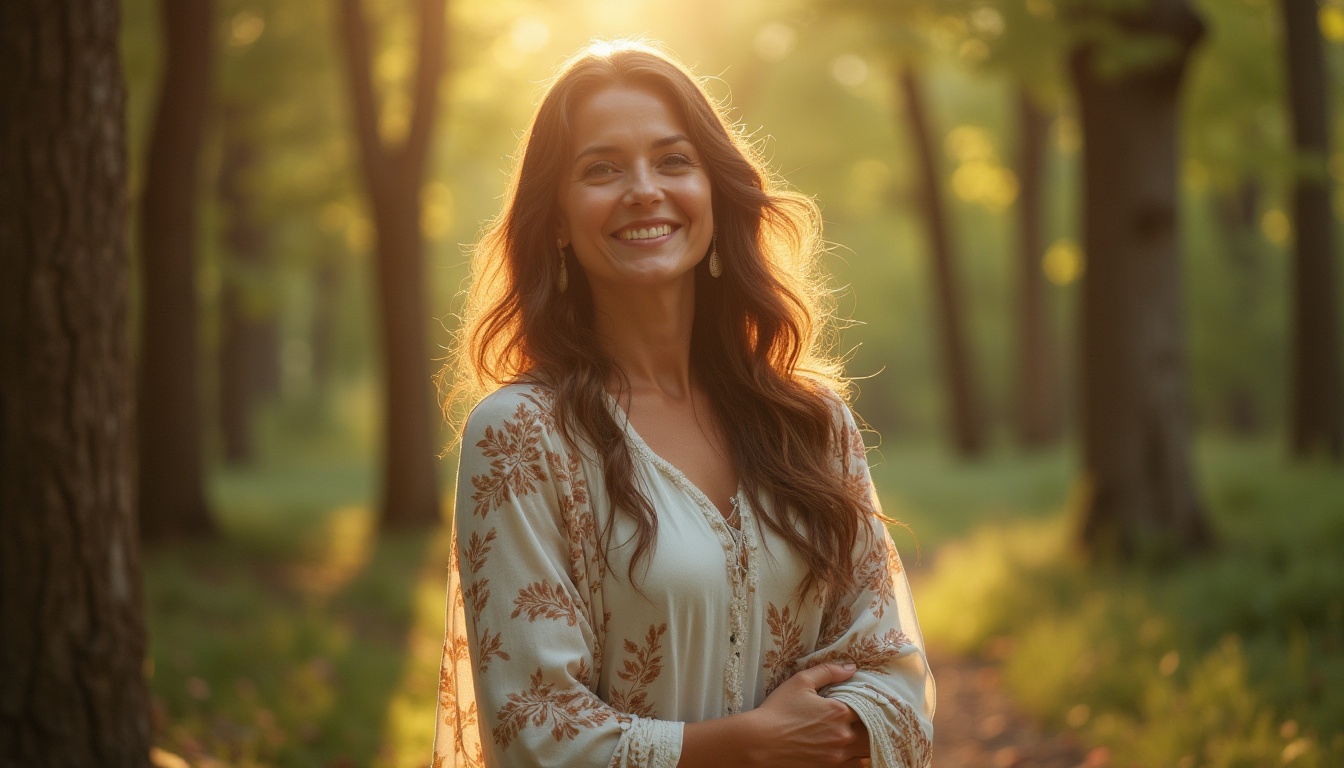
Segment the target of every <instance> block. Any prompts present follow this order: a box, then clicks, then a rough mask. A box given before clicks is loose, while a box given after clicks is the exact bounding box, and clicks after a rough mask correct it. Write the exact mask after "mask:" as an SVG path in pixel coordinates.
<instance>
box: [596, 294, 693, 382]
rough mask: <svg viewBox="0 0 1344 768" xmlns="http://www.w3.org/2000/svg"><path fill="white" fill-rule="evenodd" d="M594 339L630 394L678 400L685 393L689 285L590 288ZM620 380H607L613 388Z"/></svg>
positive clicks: (688, 362) (690, 321)
mask: <svg viewBox="0 0 1344 768" xmlns="http://www.w3.org/2000/svg"><path fill="white" fill-rule="evenodd" d="M594 288H595V290H594V291H593V304H594V307H593V309H594V313H593V314H594V319H595V323H596V325H597V335H598V338H599V339H600V340H601V344H602V346H603V349H604V351H606V353H607V354H608V355H609V356H610V357H611V359H612V360H614V361H615V362H616V365H617V366H619V367H620V369H621V371H622V372H623V373H624V374H625V377H626V379H627V381H628V383H629V385H630V387H631V389H632V390H650V389H652V390H657V391H658V392H659V393H660V394H662V395H664V396H666V397H671V398H674V399H680V398H682V397H686V396H689V395H690V392H691V327H692V324H693V323H694V320H695V282H694V280H693V279H692V280H686V281H683V282H682V283H680V284H678V285H675V286H660V287H659V288H658V289H657V290H652V291H635V290H629V291H620V292H614V291H603V290H601V289H600V288H598V287H597V286H594ZM619 385H620V382H611V383H610V386H611V387H612V388H613V389H614V388H616V387H618V386H619Z"/></svg>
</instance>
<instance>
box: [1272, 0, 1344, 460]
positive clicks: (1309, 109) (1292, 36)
mask: <svg viewBox="0 0 1344 768" xmlns="http://www.w3.org/2000/svg"><path fill="white" fill-rule="evenodd" d="M1317 8H1318V6H1317V3H1316V2H1315V0H1283V26H1284V52H1285V54H1286V57H1287V60H1288V61H1287V64H1288V101H1289V103H1290V104H1291V107H1292V109H1291V112H1292V122H1293V146H1294V149H1295V150H1296V156H1297V168H1295V170H1296V171H1297V174H1296V184H1295V185H1294V187H1293V230H1294V232H1295V234H1296V237H1295V238H1294V244H1293V257H1294V258H1293V374H1292V376H1293V377H1292V395H1291V397H1290V404H1289V407H1290V408H1291V409H1292V416H1291V418H1290V420H1289V430H1290V438H1289V439H1290V442H1291V444H1292V452H1293V455H1294V456H1297V457H1298V458H1303V457H1306V456H1308V455H1310V454H1312V453H1314V452H1316V451H1325V452H1326V453H1328V454H1329V456H1330V457H1331V458H1332V459H1334V460H1335V461H1336V462H1339V461H1340V460H1341V459H1344V378H1341V376H1340V352H1339V342H1340V338H1339V299H1338V296H1337V291H1338V281H1337V279H1336V275H1337V272H1336V266H1335V258H1336V256H1335V249H1334V244H1335V236H1334V231H1333V222H1332V221H1331V215H1330V191H1331V184H1330V175H1329V173H1328V172H1327V169H1326V163H1327V161H1328V158H1329V157H1330V110H1329V101H1328V98H1327V93H1328V90H1329V89H1328V88H1327V87H1326V80H1325V78H1326V73H1325V57H1324V54H1323V53H1322V50H1321V35H1320V29H1319V27H1318V26H1317V21H1316V16H1317Z"/></svg>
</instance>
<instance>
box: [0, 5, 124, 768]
mask: <svg viewBox="0 0 1344 768" xmlns="http://www.w3.org/2000/svg"><path fill="white" fill-rule="evenodd" d="M119 33H120V10H119V5H118V3H117V2H116V1H115V0H61V1H59V2H58V1H57V0H43V1H42V2H36V1H35V0H29V1H28V2H8V3H3V4H0V71H3V72H4V73H5V74H4V76H3V77H0V272H2V273H3V275H4V278H3V279H0V584H3V585H4V586H3V588H0V627H4V639H3V641H0V765H5V766H25V767H31V768H45V767H46V766H90V768H92V767H93V766H129V767H132V768H134V767H135V766H145V767H146V768H147V767H148V766H149V748H150V720H149V692H148V690H147V688H146V685H145V674H144V660H145V654H146V641H145V623H144V615H143V607H142V606H143V602H142V596H141V578H140V556H139V546H138V541H137V535H136V519H135V476H134V456H133V454H132V452H131V448H132V445H133V441H132V435H133V428H134V421H133V419H134V401H133V399H132V392H133V388H132V378H131V376H132V362H131V349H130V335H129V324H130V289H129V280H130V277H129V276H130V269H129V265H128V257H127V251H126V215H127V200H126V186H127V173H126V120H125V101H126V91H125V87H124V85H123V84H122V75H121V58H120V53H119V50H118V36H119Z"/></svg>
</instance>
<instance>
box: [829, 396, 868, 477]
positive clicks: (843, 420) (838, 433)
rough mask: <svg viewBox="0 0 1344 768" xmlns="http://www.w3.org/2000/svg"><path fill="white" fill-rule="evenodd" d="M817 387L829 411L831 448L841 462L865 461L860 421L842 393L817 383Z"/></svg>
mask: <svg viewBox="0 0 1344 768" xmlns="http://www.w3.org/2000/svg"><path fill="white" fill-rule="evenodd" d="M817 389H818V391H819V393H820V396H821V399H822V400H823V401H825V403H826V407H827V408H829V409H830V411H831V450H832V453H834V454H835V455H836V456H837V457H838V458H840V459H841V461H842V464H844V465H846V466H850V465H851V464H852V463H853V462H865V461H866V453H867V450H866V448H865V447H864V444H863V427H862V426H861V424H862V422H860V421H859V419H858V417H857V416H855V415H854V410H853V409H852V408H850V406H849V403H848V402H847V401H846V399H845V397H844V395H842V394H841V393H839V392H836V391H835V390H834V389H832V388H830V387H828V386H825V385H821V384H818V385H817Z"/></svg>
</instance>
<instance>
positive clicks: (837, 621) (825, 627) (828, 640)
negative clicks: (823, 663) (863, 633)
mask: <svg viewBox="0 0 1344 768" xmlns="http://www.w3.org/2000/svg"><path fill="white" fill-rule="evenodd" d="M852 626H854V614H853V613H852V612H850V610H849V606H845V605H841V606H838V607H837V608H836V609H835V610H834V611H831V612H830V613H828V614H826V615H824V616H822V617H821V635H820V636H819V637H818V638H817V647H818V648H825V647H826V646H828V645H834V644H835V642H836V641H837V640H839V639H840V638H842V637H844V636H845V633H846V632H848V631H849V628H850V627H852Z"/></svg>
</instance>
